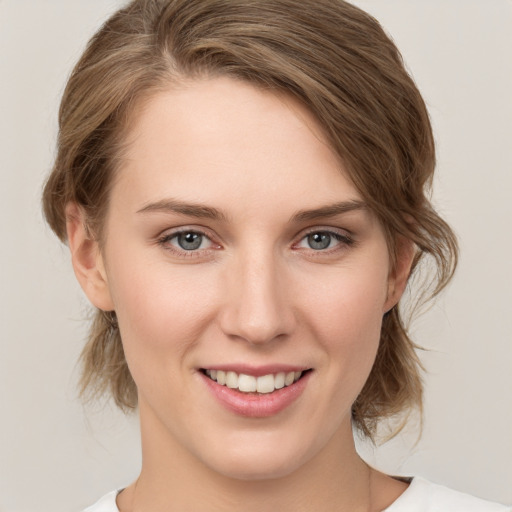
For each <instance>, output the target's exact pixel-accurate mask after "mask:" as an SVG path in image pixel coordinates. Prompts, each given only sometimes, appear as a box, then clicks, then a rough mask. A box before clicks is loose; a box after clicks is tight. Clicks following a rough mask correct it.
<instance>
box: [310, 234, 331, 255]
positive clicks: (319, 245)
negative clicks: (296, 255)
mask: <svg viewBox="0 0 512 512" xmlns="http://www.w3.org/2000/svg"><path fill="white" fill-rule="evenodd" d="M308 244H309V246H310V247H311V249H315V250H316V251H319V250H321V249H327V247H329V245H330V244H331V235H329V234H328V233H314V234H312V235H309V236H308Z"/></svg>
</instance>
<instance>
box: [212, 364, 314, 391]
mask: <svg viewBox="0 0 512 512" xmlns="http://www.w3.org/2000/svg"><path fill="white" fill-rule="evenodd" d="M204 373H205V375H207V376H208V377H209V378H210V379H211V380H213V381H215V382H217V384H220V385H221V386H226V387H228V388H230V389H237V390H238V391H241V392H242V393H262V394H266V393H273V392H274V391H275V390H277V389H282V388H284V387H287V386H290V385H292V384H293V383H294V382H297V381H298V380H299V379H300V378H301V377H302V375H303V373H304V372H302V371H297V372H279V373H275V374H274V373H269V374H267V375H261V376H259V377H254V376H252V375H247V374H245V373H240V374H239V373H236V372H233V371H223V370H204Z"/></svg>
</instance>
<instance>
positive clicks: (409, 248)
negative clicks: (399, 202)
mask: <svg viewBox="0 0 512 512" xmlns="http://www.w3.org/2000/svg"><path fill="white" fill-rule="evenodd" d="M396 244H397V247H396V260H395V264H394V265H393V268H392V269H391V272H390V273H389V277H388V293H387V297H386V303H385V305H384V312H385V313H387V312H388V311H389V310H391V309H392V308H393V307H394V306H396V304H398V301H399V300H400V298H401V297H402V294H403V293H404V291H405V287H406V286H407V281H408V279H409V275H410V274H411V268H412V264H413V261H414V256H415V254H416V246H415V245H414V243H413V242H412V241H411V240H409V239H407V238H403V237H400V238H399V239H398V240H397V241H396Z"/></svg>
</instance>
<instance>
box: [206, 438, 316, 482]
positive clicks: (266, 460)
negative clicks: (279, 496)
mask: <svg viewBox="0 0 512 512" xmlns="http://www.w3.org/2000/svg"><path fill="white" fill-rule="evenodd" d="M266 441H267V442H266V443H265V442H262V441H254V440H253V441H252V442H251V441H245V442H243V443H237V444H235V443H231V445H230V446H229V447H226V445H224V446H223V447H222V448H220V447H219V450H215V452H214V453H211V452H210V453H209V454H208V455H206V454H205V455H206V457H205V456H203V463H204V464H206V465H207V466H208V467H209V468H210V469H211V470H213V471H215V472H216V473H218V474H221V475H223V476H225V477H227V478H232V479H235V480H244V481H256V480H272V479H278V478H283V477H286V476H288V475H290V474H292V473H294V472H295V471H297V470H298V469H299V468H300V467H301V466H302V465H304V464H305V463H306V462H307V461H308V460H309V459H310V458H311V455H310V454H309V453H308V452H306V451H305V450H304V447H305V443H304V442H303V441H301V440H300V439H297V442H295V443H293V442H290V441H291V440H290V439H288V440H287V441H288V442H286V443H285V442H283V441H282V440H281V439H279V440H274V442H270V443H269V442H268V439H267V440H266Z"/></svg>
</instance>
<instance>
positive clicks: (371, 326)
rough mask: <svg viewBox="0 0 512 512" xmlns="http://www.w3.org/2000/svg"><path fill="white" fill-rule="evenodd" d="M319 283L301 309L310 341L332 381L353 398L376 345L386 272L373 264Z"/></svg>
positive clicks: (380, 322) (372, 359) (360, 386)
mask: <svg viewBox="0 0 512 512" xmlns="http://www.w3.org/2000/svg"><path fill="white" fill-rule="evenodd" d="M323 282H324V284H323V285H322V286H321V287H320V288H316V289H315V293H309V294H308V302H307V304H306V305H305V306H304V308H303V310H304V311H307V312H308V315H309V317H308V318H309V321H308V324H309V325H310V328H311V329H312V330H313V333H312V335H313V337H314V338H315V339H316V340H318V342H319V343H320V344H321V345H322V346H323V349H324V353H325V355H326V365H327V366H328V367H329V368H330V371H331V375H332V379H336V380H337V381H338V383H339V381H343V384H344V386H345V389H346V390H347V389H351V390H353V393H355V394H356V395H357V394H358V393H359V391H360V389H361V388H362V386H363V385H364V382H365V381H366V378H367V376H368V374H369V372H370V370H371V367H372V365H373V362H374V360H375V355H376V353H377V349H378V345H379V340H380V332H381V326H382V317H383V304H384V303H385V301H386V295H387V273H386V272H385V271H384V270H383V269H382V268H378V267H377V268H373V267H372V266H369V267H365V268H363V269H360V270H357V271H356V270H355V269H340V270H339V271H338V272H336V273H333V275H332V276H331V279H329V280H327V281H325V280H324V281H323ZM309 289H312V287H311V286H310V287H309ZM340 387H341V386H340ZM353 398H354V399H355V396H354V397H353Z"/></svg>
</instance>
